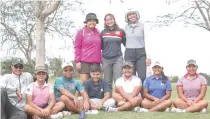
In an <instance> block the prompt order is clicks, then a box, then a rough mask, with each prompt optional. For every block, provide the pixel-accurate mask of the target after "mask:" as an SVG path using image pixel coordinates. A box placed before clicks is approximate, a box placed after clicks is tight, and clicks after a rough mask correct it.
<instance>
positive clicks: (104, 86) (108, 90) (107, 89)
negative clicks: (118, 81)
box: [102, 80, 111, 93]
mask: <svg viewBox="0 0 210 119" xmlns="http://www.w3.org/2000/svg"><path fill="white" fill-rule="evenodd" d="M102 83H103V89H104V93H107V92H111V90H110V89H109V86H108V84H107V83H106V81H105V80H102Z"/></svg>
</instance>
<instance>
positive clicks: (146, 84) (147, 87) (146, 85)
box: [143, 79, 149, 89]
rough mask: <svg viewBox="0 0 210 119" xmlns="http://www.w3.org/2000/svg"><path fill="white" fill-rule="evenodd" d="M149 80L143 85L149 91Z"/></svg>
mask: <svg viewBox="0 0 210 119" xmlns="http://www.w3.org/2000/svg"><path fill="white" fill-rule="evenodd" d="M148 80H149V79H145V80H144V84H143V87H144V88H146V89H149V82H148Z"/></svg>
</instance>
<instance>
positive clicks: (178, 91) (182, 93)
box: [177, 86, 188, 102]
mask: <svg viewBox="0 0 210 119" xmlns="http://www.w3.org/2000/svg"><path fill="white" fill-rule="evenodd" d="M177 93H178V96H179V98H181V99H183V100H184V101H185V102H187V100H188V99H187V98H186V97H185V96H184V91H183V87H182V86H177Z"/></svg>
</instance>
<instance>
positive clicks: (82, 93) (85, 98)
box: [80, 90, 89, 101]
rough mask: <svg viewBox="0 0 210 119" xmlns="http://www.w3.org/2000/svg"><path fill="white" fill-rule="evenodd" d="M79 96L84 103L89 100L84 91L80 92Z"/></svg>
mask: <svg viewBox="0 0 210 119" xmlns="http://www.w3.org/2000/svg"><path fill="white" fill-rule="evenodd" d="M80 94H81V95H82V97H83V98H84V101H88V100H89V97H88V95H87V92H86V91H85V90H82V91H80Z"/></svg>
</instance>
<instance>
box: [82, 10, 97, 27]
mask: <svg viewBox="0 0 210 119" xmlns="http://www.w3.org/2000/svg"><path fill="white" fill-rule="evenodd" d="M88 20H96V23H97V24H98V19H97V16H96V14H95V13H88V14H87V15H86V17H85V21H84V22H83V23H85V24H86V23H87V21H88Z"/></svg>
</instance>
